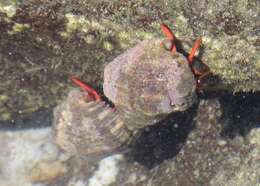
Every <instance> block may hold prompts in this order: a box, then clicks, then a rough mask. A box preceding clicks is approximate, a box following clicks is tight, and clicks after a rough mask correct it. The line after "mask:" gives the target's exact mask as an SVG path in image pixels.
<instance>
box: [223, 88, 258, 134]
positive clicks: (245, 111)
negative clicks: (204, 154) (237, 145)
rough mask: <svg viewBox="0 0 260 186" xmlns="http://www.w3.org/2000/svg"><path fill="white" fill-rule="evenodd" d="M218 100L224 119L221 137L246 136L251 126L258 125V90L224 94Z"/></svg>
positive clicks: (255, 126)
mask: <svg viewBox="0 0 260 186" xmlns="http://www.w3.org/2000/svg"><path fill="white" fill-rule="evenodd" d="M220 102H221V105H222V109H223V118H224V119H225V122H223V123H224V126H223V130H222V132H221V135H222V136H223V137H227V138H231V139H233V138H235V137H236V136H246V135H247V134H248V133H249V132H250V130H251V129H252V128H257V127H260V92H257V93H247V94H245V93H239V94H236V95H232V94H225V95H223V96H221V97H220Z"/></svg>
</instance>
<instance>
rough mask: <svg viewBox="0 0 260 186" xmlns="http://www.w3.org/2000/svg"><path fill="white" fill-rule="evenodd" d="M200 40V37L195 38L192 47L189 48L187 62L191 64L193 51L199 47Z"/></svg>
mask: <svg viewBox="0 0 260 186" xmlns="http://www.w3.org/2000/svg"><path fill="white" fill-rule="evenodd" d="M201 42H202V39H201V37H199V38H197V40H196V41H195V43H194V45H193V47H192V49H191V52H190V54H189V56H188V61H189V64H192V61H193V58H194V55H195V52H196V50H197V49H198V48H199V47H200V45H201Z"/></svg>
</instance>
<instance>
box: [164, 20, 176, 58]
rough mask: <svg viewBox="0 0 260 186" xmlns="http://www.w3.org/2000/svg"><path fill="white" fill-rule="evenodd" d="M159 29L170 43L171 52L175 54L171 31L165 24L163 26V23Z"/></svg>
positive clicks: (173, 37)
mask: <svg viewBox="0 0 260 186" xmlns="http://www.w3.org/2000/svg"><path fill="white" fill-rule="evenodd" d="M161 29H162V31H163V33H164V35H165V36H166V37H167V38H168V39H169V40H171V41H172V43H173V46H172V49H171V51H172V52H173V53H175V52H176V45H175V43H174V41H176V37H175V35H174V34H173V33H172V31H171V29H170V28H169V27H168V26H167V25H166V24H163V23H162V24H161Z"/></svg>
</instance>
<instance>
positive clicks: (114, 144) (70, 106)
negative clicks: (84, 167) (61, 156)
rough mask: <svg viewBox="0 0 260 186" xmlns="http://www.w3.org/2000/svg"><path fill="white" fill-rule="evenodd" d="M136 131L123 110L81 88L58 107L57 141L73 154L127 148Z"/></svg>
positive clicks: (72, 92) (56, 122) (56, 117)
mask: <svg viewBox="0 0 260 186" xmlns="http://www.w3.org/2000/svg"><path fill="white" fill-rule="evenodd" d="M131 135H132V133H131V132H130V131H129V130H128V129H127V128H126V127H125V125H124V124H123V123H122V121H121V120H120V117H119V113H118V112H116V111H113V110H112V109H111V108H109V107H108V106H106V105H104V102H97V101H93V100H91V99H89V100H87V101H86V95H85V94H83V92H81V91H80V90H78V89H75V90H72V91H71V92H70V93H69V95H68V97H67V99H66V100H65V101H64V102H63V103H62V104H60V105H59V106H57V107H56V108H55V110H54V136H55V139H56V142H57V144H58V145H59V146H60V147H61V148H62V149H63V150H64V151H66V152H69V153H70V154H72V155H75V154H78V155H102V154H109V153H111V152H114V151H118V150H120V149H123V148H124V146H125V145H126V144H127V143H128V142H129V141H130V137H131Z"/></svg>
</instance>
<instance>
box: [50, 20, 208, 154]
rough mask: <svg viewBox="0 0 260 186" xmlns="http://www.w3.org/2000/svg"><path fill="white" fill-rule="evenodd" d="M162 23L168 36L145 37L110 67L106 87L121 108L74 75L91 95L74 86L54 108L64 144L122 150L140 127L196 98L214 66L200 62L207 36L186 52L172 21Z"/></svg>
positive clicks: (85, 150) (80, 149)
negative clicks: (181, 49) (179, 45)
mask: <svg viewBox="0 0 260 186" xmlns="http://www.w3.org/2000/svg"><path fill="white" fill-rule="evenodd" d="M161 28H162V31H163V33H164V35H165V36H166V37H167V39H166V40H161V39H152V40H145V41H142V42H140V43H138V44H137V45H136V46H134V47H133V48H130V49H128V50H127V51H125V52H124V53H122V54H121V55H119V56H118V57H116V58H115V59H114V60H113V61H112V62H111V63H109V64H108V65H107V66H106V67H105V70H104V84H103V90H104V94H105V95H106V96H107V97H108V99H110V100H111V101H112V102H113V103H114V105H115V108H111V107H109V106H107V105H106V104H105V103H104V102H103V101H102V100H101V97H100V95H99V94H98V93H97V92H96V91H95V90H94V89H92V88H91V87H90V86H88V85H86V84H84V83H82V82H81V81H80V80H78V79H77V78H74V77H73V78H71V79H72V81H73V82H74V83H76V84H77V85H79V86H80V87H81V88H83V89H84V90H85V91H86V92H87V96H85V95H84V93H82V92H81V91H79V90H78V89H77V90H73V91H71V92H70V94H69V96H68V97H67V99H66V101H65V102H63V103H62V104H61V105H59V106H58V107H57V108H56V109H55V111H54V132H55V133H54V134H55V139H56V142H57V144H59V146H60V147H61V148H62V149H64V150H65V151H67V152H70V153H72V154H80V155H90V154H94V155H98V154H101V155H104V154H107V153H111V152H116V151H117V150H121V149H122V148H123V149H124V147H126V146H127V144H129V143H130V142H131V141H132V140H133V139H136V137H135V136H137V135H138V134H139V131H140V130H139V129H141V128H144V127H147V126H149V125H153V124H155V123H156V122H158V121H159V120H161V119H163V118H165V117H166V116H167V115H168V114H169V113H172V112H176V111H184V110H186V109H188V108H189V107H190V106H191V105H192V104H193V103H194V102H196V100H197V94H196V88H197V81H198V80H200V79H201V78H202V77H205V76H206V75H207V74H209V71H208V68H203V70H200V69H198V68H196V65H195V63H194V56H195V52H196V50H197V49H198V48H199V47H200V44H201V38H198V39H197V40H196V42H195V44H194V46H193V47H192V50H191V52H190V53H189V55H188V56H187V57H185V56H184V55H183V54H181V53H180V52H178V48H177V47H176V37H175V36H174V34H173V33H172V31H171V30H170V29H169V27H168V26H167V25H165V24H162V25H161ZM205 69H206V70H205Z"/></svg>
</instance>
